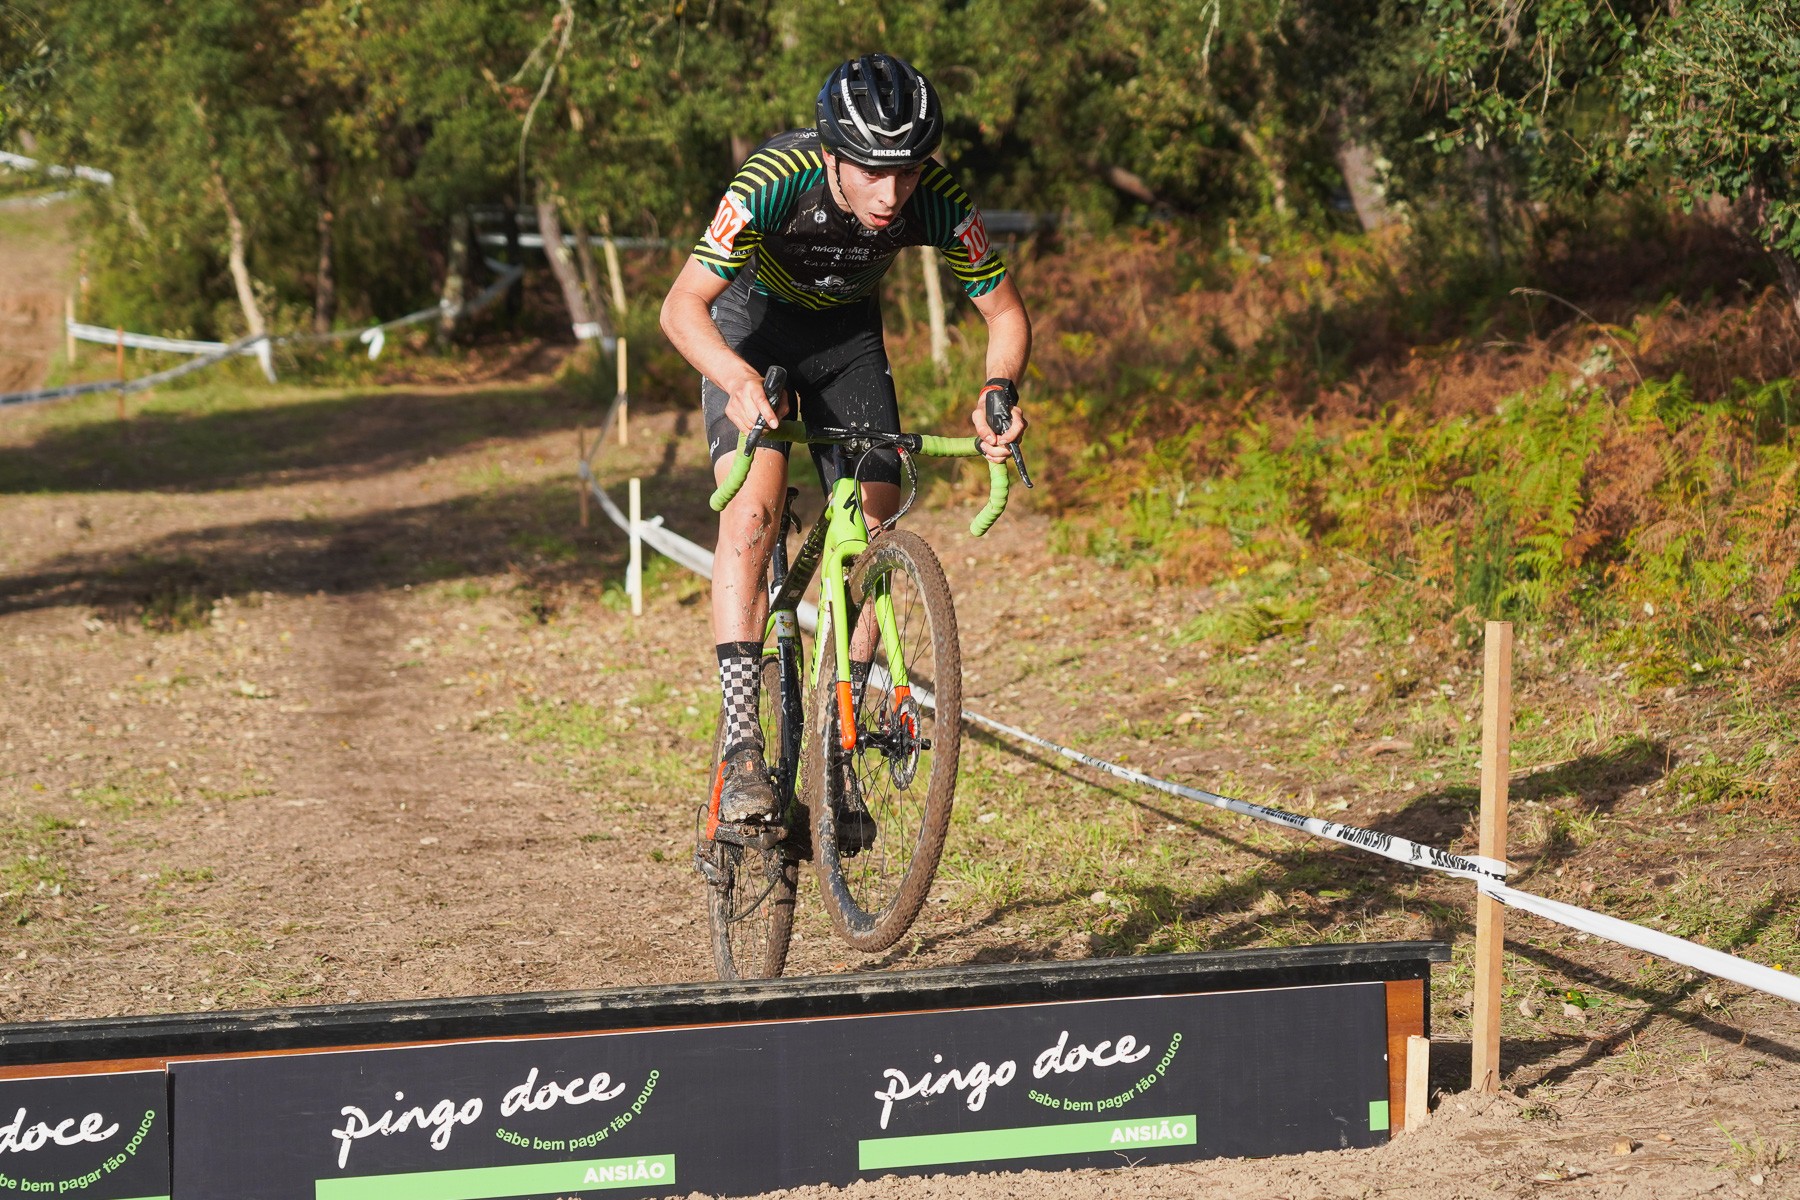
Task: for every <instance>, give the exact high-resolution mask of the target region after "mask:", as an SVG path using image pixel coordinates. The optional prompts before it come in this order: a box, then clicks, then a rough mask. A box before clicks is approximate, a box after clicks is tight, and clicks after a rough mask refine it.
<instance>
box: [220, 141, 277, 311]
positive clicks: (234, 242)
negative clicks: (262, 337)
mask: <svg viewBox="0 0 1800 1200" xmlns="http://www.w3.org/2000/svg"><path fill="white" fill-rule="evenodd" d="M212 181H213V187H214V189H216V190H217V191H218V193H219V203H221V204H223V205H224V206H225V226H226V230H227V232H228V234H229V237H230V249H229V251H228V253H227V258H228V261H229V262H230V264H231V282H232V283H233V284H235V285H236V286H237V298H238V306H239V307H240V308H242V309H243V310H244V326H245V328H246V329H247V330H248V331H249V333H250V335H251V336H252V337H255V336H257V335H259V334H264V333H267V332H269V327H268V325H266V324H265V323H264V322H263V315H262V309H260V308H258V307H257V304H256V288H255V286H254V284H253V283H252V282H251V279H250V265H249V262H248V260H247V259H246V256H245V255H246V251H247V250H248V248H249V245H250V238H249V235H248V234H247V233H245V231H244V221H243V218H241V217H239V216H238V210H237V205H235V204H233V203H232V202H231V193H230V192H229V191H227V190H226V188H225V176H224V175H222V174H221V173H220V172H219V164H217V163H214V164H213V178H212Z"/></svg>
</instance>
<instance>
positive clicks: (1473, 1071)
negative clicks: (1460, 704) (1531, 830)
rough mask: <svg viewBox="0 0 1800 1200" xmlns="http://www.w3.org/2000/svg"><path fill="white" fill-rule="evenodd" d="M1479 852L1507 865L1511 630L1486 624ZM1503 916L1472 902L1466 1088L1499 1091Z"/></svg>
mask: <svg viewBox="0 0 1800 1200" xmlns="http://www.w3.org/2000/svg"><path fill="white" fill-rule="evenodd" d="M1481 676H1482V678H1481V850H1480V853H1481V855H1482V857H1484V858H1491V859H1495V860H1498V861H1501V862H1504V861H1505V860H1506V780H1507V776H1508V774H1509V773H1510V766H1511V757H1512V624H1511V622H1508V621H1489V622H1488V623H1487V650H1486V657H1485V661H1484V662H1483V664H1482V671H1481ZM1504 912H1505V909H1503V908H1502V907H1501V905H1500V901H1498V900H1496V899H1494V898H1493V897H1492V896H1486V895H1480V894H1477V895H1476V897H1475V1005H1474V1014H1473V1018H1472V1024H1471V1026H1470V1030H1469V1047H1470V1076H1469V1086H1470V1087H1471V1088H1472V1089H1473V1090H1475V1091H1477V1092H1487V1093H1490V1094H1491V1093H1494V1092H1498V1091H1499V1090H1500V984H1501V976H1502V966H1501V955H1502V953H1503V951H1504V948H1505V917H1504V916H1503V915H1502V914H1503V913H1504Z"/></svg>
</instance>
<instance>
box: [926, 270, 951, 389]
mask: <svg viewBox="0 0 1800 1200" xmlns="http://www.w3.org/2000/svg"><path fill="white" fill-rule="evenodd" d="M919 265H920V266H922V267H923V268H924V269H925V312H926V315H927V316H928V317H929V318H930V320H931V364H932V366H934V367H936V368H937V370H938V374H940V375H942V374H943V373H944V372H946V371H948V370H949V369H950V338H949V335H948V333H947V332H946V330H945V328H944V280H943V278H942V277H941V276H940V275H939V274H938V263H937V248H936V247H934V246H920V247H919Z"/></svg>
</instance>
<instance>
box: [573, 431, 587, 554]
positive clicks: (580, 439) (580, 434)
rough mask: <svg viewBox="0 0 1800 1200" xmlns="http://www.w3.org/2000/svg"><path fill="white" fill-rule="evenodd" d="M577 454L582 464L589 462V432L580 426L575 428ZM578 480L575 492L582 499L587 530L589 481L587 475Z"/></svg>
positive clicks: (584, 523)
mask: <svg viewBox="0 0 1800 1200" xmlns="http://www.w3.org/2000/svg"><path fill="white" fill-rule="evenodd" d="M575 454H576V456H577V457H578V458H579V459H580V460H581V461H582V462H584V463H585V462H587V456H588V452H587V430H585V429H583V428H582V427H581V426H579V425H577V426H576V427H575ZM576 478H577V479H578V480H579V482H578V483H577V484H576V485H575V490H576V494H577V495H578V496H580V498H581V527H582V528H583V529H586V528H587V527H588V481H587V477H586V476H585V475H578V476H576Z"/></svg>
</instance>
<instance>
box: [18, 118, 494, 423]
mask: <svg viewBox="0 0 1800 1200" xmlns="http://www.w3.org/2000/svg"><path fill="white" fill-rule="evenodd" d="M12 157H14V158H17V157H18V156H17V155H13V156H12ZM5 158H6V156H5V154H4V152H0V161H5ZM26 161H27V162H29V161H31V160H29V159H27V160H26ZM486 261H487V264H488V266H489V267H490V268H492V269H493V270H495V271H497V272H499V276H498V277H497V278H496V279H495V280H494V282H493V283H491V284H489V285H488V286H487V287H486V288H485V289H483V290H482V292H481V293H480V294H479V295H478V296H476V297H475V298H474V299H473V300H470V301H467V302H466V303H464V304H463V306H462V310H461V311H462V312H463V313H467V314H473V313H477V312H480V311H481V310H482V309H484V308H486V307H487V306H488V305H490V304H492V303H493V302H494V301H495V300H496V299H498V298H499V296H500V295H501V293H503V292H505V291H506V289H507V288H509V287H511V286H512V285H513V284H515V283H517V282H518V281H519V277H520V276H522V275H524V274H525V268H523V267H509V266H507V265H506V264H505V263H502V262H496V261H495V260H494V259H491V258H490V259H487V260H486ZM445 307H446V306H445V305H444V304H443V303H442V302H441V301H440V302H439V303H438V304H436V305H434V306H433V307H431V308H422V309H420V310H419V311H418V312H416V313H408V314H407V315H406V316H404V317H400V318H398V319H397V320H393V321H387V322H384V323H383V324H380V325H375V326H371V327H370V328H368V329H340V330H335V331H333V332H331V333H303V334H290V335H288V336H286V337H279V338H272V337H268V336H266V335H264V336H258V337H250V338H243V339H241V340H239V341H236V342H231V343H229V344H228V343H225V342H202V341H195V340H192V339H189V338H165V337H157V336H155V335H154V334H148V333H130V332H127V333H125V334H124V336H123V339H122V340H123V341H124V343H125V345H127V346H130V347H132V348H133V349H136V350H160V351H166V352H168V353H171V354H194V355H199V356H201V357H198V358H196V359H195V360H194V361H193V362H191V363H184V364H182V365H181V366H180V367H176V368H173V369H171V370H168V371H159V372H157V373H156V374H154V375H146V376H144V377H142V378H140V379H134V380H129V381H126V380H118V379H108V380H97V381H95V382H92V383H75V384H70V385H68V386H66V387H58V388H43V389H40V390H38V391H32V392H9V393H7V394H5V395H0V408H4V407H7V406H9V405H14V404H35V403H37V402H39V401H43V400H64V399H67V398H69V397H71V396H84V395H87V394H88V393H89V392H110V391H125V392H138V391H143V390H144V389H145V388H148V387H154V386H155V385H156V384H158V383H166V382H167V381H169V380H171V379H175V378H178V377H180V376H182V375H186V374H188V373H189V372H191V371H195V370H198V369H200V368H201V367H210V366H212V365H213V364H214V363H219V362H223V361H224V360H225V359H227V358H230V357H232V356H233V355H236V354H249V355H254V356H255V357H256V360H257V362H258V363H259V364H260V365H261V366H262V371H263V374H264V375H265V376H267V377H268V380H269V382H270V383H274V382H275V357H274V352H273V351H274V347H275V346H278V345H297V344H300V343H306V342H330V341H340V340H343V339H345V338H357V339H358V340H360V341H361V342H363V344H365V345H367V346H368V347H369V357H370V358H378V357H380V355H381V350H382V347H383V346H385V345H386V344H387V334H386V332H385V331H386V330H389V329H394V328H397V327H399V326H402V325H411V324H416V323H417V322H420V321H424V320H429V319H431V318H433V317H440V316H442V315H443V313H444V310H445ZM65 324H66V325H67V326H68V330H69V332H70V334H72V335H73V336H74V337H77V338H79V339H81V340H82V341H86V342H98V343H100V344H101V345H106V346H116V345H118V344H119V342H120V341H121V337H120V333H119V331H118V330H117V329H107V328H106V327H104V326H101V325H84V324H82V323H80V322H77V321H67V322H65Z"/></svg>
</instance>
